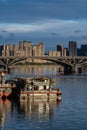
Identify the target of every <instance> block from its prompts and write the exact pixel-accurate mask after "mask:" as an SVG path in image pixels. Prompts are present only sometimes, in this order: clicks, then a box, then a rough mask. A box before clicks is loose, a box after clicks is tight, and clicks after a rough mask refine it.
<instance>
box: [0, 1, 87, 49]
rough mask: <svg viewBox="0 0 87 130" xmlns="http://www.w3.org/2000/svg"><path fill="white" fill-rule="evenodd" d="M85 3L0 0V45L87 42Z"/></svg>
mask: <svg viewBox="0 0 87 130" xmlns="http://www.w3.org/2000/svg"><path fill="white" fill-rule="evenodd" d="M86 5H87V1H86V0H50V1H47V0H37V1H36V0H18V1H17V0H0V43H1V44H4V43H12V44H14V43H15V44H17V43H18V42H19V41H22V40H23V41H24V40H26V41H32V42H33V43H37V42H38V41H42V42H43V43H44V44H45V45H46V47H47V48H48V49H49V50H51V49H55V47H56V45H58V44H61V45H63V46H65V47H67V45H68V41H71V40H72V41H76V42H77V43H78V46H80V45H81V44H83V43H84V44H86V43H87V26H86V25H87V15H86V11H87V8H86Z"/></svg>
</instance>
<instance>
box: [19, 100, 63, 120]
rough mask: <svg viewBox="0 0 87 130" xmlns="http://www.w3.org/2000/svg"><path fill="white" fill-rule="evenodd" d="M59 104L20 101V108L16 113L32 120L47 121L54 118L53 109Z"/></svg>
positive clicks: (54, 102) (56, 102) (57, 102)
mask: <svg viewBox="0 0 87 130" xmlns="http://www.w3.org/2000/svg"><path fill="white" fill-rule="evenodd" d="M60 103H61V102H59V101H41V100H34V101H28V102H27V101H20V107H19V106H18V111H19V112H20V113H21V114H23V115H25V116H26V117H28V118H30V119H32V120H34V119H36V118H37V119H38V120H40V121H41V120H49V119H52V118H53V116H54V109H55V108H56V107H59V105H60Z"/></svg>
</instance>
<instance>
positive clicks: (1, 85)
mask: <svg viewBox="0 0 87 130" xmlns="http://www.w3.org/2000/svg"><path fill="white" fill-rule="evenodd" d="M6 77H7V74H5V73H4V72H2V73H1V74H0V98H8V97H9V96H10V95H11V93H12V89H13V88H15V87H16V85H15V84H14V82H13V80H10V79H6Z"/></svg>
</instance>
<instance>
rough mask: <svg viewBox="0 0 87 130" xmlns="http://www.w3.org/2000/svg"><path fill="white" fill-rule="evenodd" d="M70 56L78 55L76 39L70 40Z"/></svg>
mask: <svg viewBox="0 0 87 130" xmlns="http://www.w3.org/2000/svg"><path fill="white" fill-rule="evenodd" d="M69 56H77V43H76V41H69Z"/></svg>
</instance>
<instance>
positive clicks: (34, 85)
mask: <svg viewBox="0 0 87 130" xmlns="http://www.w3.org/2000/svg"><path fill="white" fill-rule="evenodd" d="M17 83H18V84H17V86H18V88H19V87H20V96H19V97H20V99H21V100H22V99H23V100H30V99H46V100H48V99H58V100H61V90H60V89H54V88H53V87H54V85H55V84H54V81H53V79H51V78H47V77H33V78H18V79H17ZM23 84H24V85H23Z"/></svg>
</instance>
